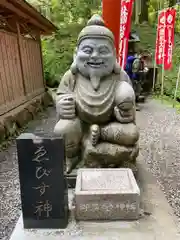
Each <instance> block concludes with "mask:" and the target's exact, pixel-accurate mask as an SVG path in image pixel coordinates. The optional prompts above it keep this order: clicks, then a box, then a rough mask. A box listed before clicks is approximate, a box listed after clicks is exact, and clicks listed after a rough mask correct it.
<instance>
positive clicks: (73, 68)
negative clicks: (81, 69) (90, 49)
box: [70, 48, 77, 74]
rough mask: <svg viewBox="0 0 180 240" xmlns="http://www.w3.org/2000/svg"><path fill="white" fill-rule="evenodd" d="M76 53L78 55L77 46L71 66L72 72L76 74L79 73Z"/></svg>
mask: <svg viewBox="0 0 180 240" xmlns="http://www.w3.org/2000/svg"><path fill="white" fill-rule="evenodd" d="M76 55H77V48H76V49H75V50H74V54H73V63H72V64H71V67H70V70H71V72H72V74H76V73H77V66H76Z"/></svg>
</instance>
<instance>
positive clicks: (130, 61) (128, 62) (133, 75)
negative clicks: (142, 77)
mask: <svg viewBox="0 0 180 240" xmlns="http://www.w3.org/2000/svg"><path fill="white" fill-rule="evenodd" d="M135 59H136V57H135V56H133V55H129V56H128V57H127V60H126V66H125V71H126V73H127V74H128V76H129V77H130V79H131V80H135V79H137V77H138V76H137V74H136V73H133V72H132V65H133V62H134V60H135Z"/></svg>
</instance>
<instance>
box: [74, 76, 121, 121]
mask: <svg viewBox="0 0 180 240" xmlns="http://www.w3.org/2000/svg"><path fill="white" fill-rule="evenodd" d="M115 86H116V81H115V80H113V79H112V78H108V79H106V80H103V81H102V82H101V84H100V88H99V89H98V91H94V89H93V88H92V86H91V82H90V80H89V79H85V78H83V77H82V76H80V77H78V78H77V80H76V86H75V96H76V108H77V115H78V116H79V117H80V119H81V120H83V121H85V122H87V123H106V122H107V121H109V120H110V118H111V116H112V112H113V107H114V91H115Z"/></svg>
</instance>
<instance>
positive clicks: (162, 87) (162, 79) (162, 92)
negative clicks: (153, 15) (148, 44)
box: [161, 10, 166, 102]
mask: <svg viewBox="0 0 180 240" xmlns="http://www.w3.org/2000/svg"><path fill="white" fill-rule="evenodd" d="M165 29H166V11H165V10H164V38H165V36H166V32H165ZM165 45H166V40H165V39H164V46H163V63H162V78H161V102H163V95H164V62H165Z"/></svg>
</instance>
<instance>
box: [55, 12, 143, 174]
mask: <svg viewBox="0 0 180 240" xmlns="http://www.w3.org/2000/svg"><path fill="white" fill-rule="evenodd" d="M56 109H57V116H58V121H57V123H56V125H55V128H54V133H55V135H57V136H58V135H59V136H60V135H61V136H64V138H65V145H66V158H67V160H66V163H67V164H66V165H67V172H70V171H71V170H72V168H73V164H74V162H76V161H81V162H82V163H83V165H84V167H91V168H101V167H104V168H106V167H125V165H127V164H130V166H131V165H132V166H134V164H135V162H136V158H137V156H138V153H139V146H138V139H139V130H138V128H137V126H136V123H135V115H136V110H135V93H134V90H133V88H132V86H131V81H130V79H129V77H128V75H127V74H126V73H125V71H123V70H121V68H120V66H119V64H118V63H117V61H116V50H115V44H114V36H113V34H112V32H111V31H110V30H109V29H108V28H106V27H105V24H104V21H103V19H102V18H101V17H100V16H99V15H93V16H92V18H91V19H90V20H89V22H88V23H87V26H86V27H85V28H83V29H82V31H81V32H80V34H79V37H78V41H77V47H76V51H75V54H74V61H73V63H72V65H71V67H70V69H69V70H68V71H67V72H66V73H65V74H64V76H63V78H62V79H61V82H60V84H59V87H58V90H57V96H56Z"/></svg>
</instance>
